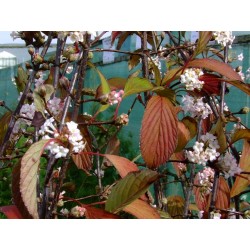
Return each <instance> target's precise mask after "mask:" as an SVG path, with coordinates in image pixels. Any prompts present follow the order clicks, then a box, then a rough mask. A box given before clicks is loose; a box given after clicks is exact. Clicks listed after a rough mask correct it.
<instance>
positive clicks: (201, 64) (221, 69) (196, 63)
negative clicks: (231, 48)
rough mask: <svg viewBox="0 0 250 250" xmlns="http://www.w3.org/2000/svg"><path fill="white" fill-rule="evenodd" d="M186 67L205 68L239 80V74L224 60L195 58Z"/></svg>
mask: <svg viewBox="0 0 250 250" xmlns="http://www.w3.org/2000/svg"><path fill="white" fill-rule="evenodd" d="M187 67H189V68H190V67H194V68H205V69H207V70H211V71H214V72H217V73H219V74H221V75H222V76H225V77H226V78H228V79H229V80H232V81H241V77H240V75H239V74H238V73H237V72H235V71H234V69H233V68H232V67H231V66H229V65H228V64H226V63H224V62H220V61H217V60H215V59H212V58H202V59H195V60H193V61H191V62H189V63H188V65H187Z"/></svg>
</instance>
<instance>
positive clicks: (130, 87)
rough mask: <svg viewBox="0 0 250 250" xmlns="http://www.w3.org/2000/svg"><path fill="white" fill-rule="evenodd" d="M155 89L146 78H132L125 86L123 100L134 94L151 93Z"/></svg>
mask: <svg viewBox="0 0 250 250" xmlns="http://www.w3.org/2000/svg"><path fill="white" fill-rule="evenodd" d="M153 87H154V86H153V85H152V83H151V82H150V81H149V80H148V79H146V78H139V77H134V78H130V79H128V81H127V83H126V85H125V89H124V95H123V98H125V97H127V96H129V95H132V94H137V93H140V92H145V91H149V90H151V89H153Z"/></svg>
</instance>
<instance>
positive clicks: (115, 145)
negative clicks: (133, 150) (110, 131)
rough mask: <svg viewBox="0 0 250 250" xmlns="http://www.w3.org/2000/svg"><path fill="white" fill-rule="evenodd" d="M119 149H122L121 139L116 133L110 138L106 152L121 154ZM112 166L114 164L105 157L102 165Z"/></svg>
mask: <svg viewBox="0 0 250 250" xmlns="http://www.w3.org/2000/svg"><path fill="white" fill-rule="evenodd" d="M119 151H120V140H119V139H118V138H117V136H116V135H115V136H113V137H112V138H111V139H110V141H109V143H108V146H107V148H106V151H105V154H110V155H119ZM110 166H113V164H112V163H111V162H110V161H109V160H108V159H107V158H104V159H103V162H102V167H104V168H105V167H110Z"/></svg>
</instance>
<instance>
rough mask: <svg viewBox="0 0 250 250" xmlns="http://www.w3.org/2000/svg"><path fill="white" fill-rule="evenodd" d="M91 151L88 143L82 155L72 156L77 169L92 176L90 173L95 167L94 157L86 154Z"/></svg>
mask: <svg viewBox="0 0 250 250" xmlns="http://www.w3.org/2000/svg"><path fill="white" fill-rule="evenodd" d="M90 151H91V149H90V147H89V145H88V143H87V144H86V147H85V148H84V149H83V151H82V152H81V153H79V154H72V159H73V161H74V163H75V164H76V166H77V168H78V169H81V170H83V171H84V172H85V173H86V174H87V175H90V173H89V171H90V170H91V169H92V167H93V163H92V156H91V155H89V154H86V152H90Z"/></svg>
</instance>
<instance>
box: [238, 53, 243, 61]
mask: <svg viewBox="0 0 250 250" xmlns="http://www.w3.org/2000/svg"><path fill="white" fill-rule="evenodd" d="M237 57H238V60H239V61H242V60H243V59H244V56H243V53H240V54H239V55H238V56H237Z"/></svg>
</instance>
